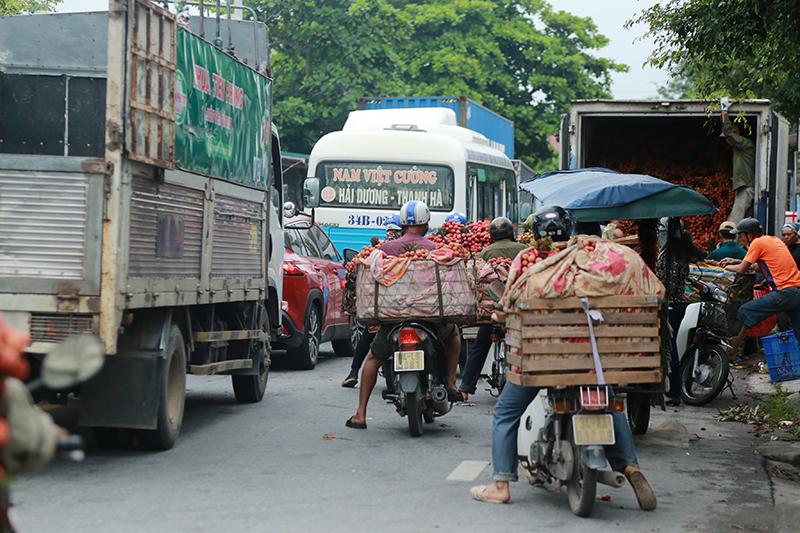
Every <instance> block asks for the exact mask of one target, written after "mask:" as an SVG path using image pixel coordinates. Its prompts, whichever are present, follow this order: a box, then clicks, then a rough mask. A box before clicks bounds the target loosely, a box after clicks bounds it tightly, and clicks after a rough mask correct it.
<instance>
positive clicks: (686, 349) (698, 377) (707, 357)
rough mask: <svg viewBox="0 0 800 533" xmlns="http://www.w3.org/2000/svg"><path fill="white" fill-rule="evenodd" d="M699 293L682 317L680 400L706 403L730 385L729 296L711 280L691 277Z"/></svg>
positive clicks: (679, 350) (677, 342) (680, 333)
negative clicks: (727, 309) (698, 296)
mask: <svg viewBox="0 0 800 533" xmlns="http://www.w3.org/2000/svg"><path fill="white" fill-rule="evenodd" d="M689 283H691V284H692V285H694V287H695V288H696V289H697V290H698V293H699V295H700V301H699V302H695V303H691V304H689V305H688V306H687V308H686V314H685V315H684V316H683V319H682V320H681V324H680V327H679V328H678V334H677V337H676V341H675V342H676V345H677V348H678V354H679V356H680V376H681V400H683V401H684V402H685V403H687V404H689V405H705V404H707V403H708V402H710V401H712V400H713V399H714V398H716V397H717V396H718V395H719V394H720V392H722V390H723V389H724V388H725V386H726V385H727V384H729V381H728V380H729V371H730V368H729V366H730V363H729V362H728V357H727V355H726V351H727V349H728V348H730V337H729V336H728V330H729V326H728V318H727V314H726V312H725V304H726V303H727V301H728V295H727V294H726V293H725V291H723V290H722V289H720V288H719V287H717V286H716V285H714V284H712V283H707V282H703V281H700V280H699V279H690V280H689Z"/></svg>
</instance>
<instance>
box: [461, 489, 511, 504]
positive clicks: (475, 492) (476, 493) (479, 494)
mask: <svg viewBox="0 0 800 533" xmlns="http://www.w3.org/2000/svg"><path fill="white" fill-rule="evenodd" d="M487 488H489V487H487V486H486V485H478V486H477V487H472V488H471V489H469V494H470V496H472V499H473V500H477V501H479V502H484V503H497V504H503V503H508V502H504V501H502V500H490V499H489V498H487V497H486V489H487Z"/></svg>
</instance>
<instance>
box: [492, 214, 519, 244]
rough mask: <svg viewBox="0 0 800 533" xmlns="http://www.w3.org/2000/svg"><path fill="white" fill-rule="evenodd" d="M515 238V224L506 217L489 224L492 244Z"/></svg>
mask: <svg viewBox="0 0 800 533" xmlns="http://www.w3.org/2000/svg"><path fill="white" fill-rule="evenodd" d="M513 236H514V224H512V223H511V221H510V220H508V219H507V218H506V217H497V218H496V219H494V220H492V223H491V224H489V237H491V238H492V242H494V241H500V240H503V239H510V238H511V237H513Z"/></svg>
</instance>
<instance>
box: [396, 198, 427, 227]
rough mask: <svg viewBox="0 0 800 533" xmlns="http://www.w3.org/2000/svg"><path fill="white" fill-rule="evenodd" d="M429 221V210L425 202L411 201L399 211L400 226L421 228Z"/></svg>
mask: <svg viewBox="0 0 800 533" xmlns="http://www.w3.org/2000/svg"><path fill="white" fill-rule="evenodd" d="M430 221H431V210H430V209H428V206H427V205H425V202H420V201H417V200H411V201H410V202H406V203H405V205H403V207H402V208H401V209H400V225H401V226H423V225H425V224H427V223H428V222H430Z"/></svg>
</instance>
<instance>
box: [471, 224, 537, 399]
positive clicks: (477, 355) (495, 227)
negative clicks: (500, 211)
mask: <svg viewBox="0 0 800 533" xmlns="http://www.w3.org/2000/svg"><path fill="white" fill-rule="evenodd" d="M489 238H491V240H492V244H490V245H489V246H487V247H486V248H484V249H483V250H481V251H480V252H479V253H478V254H477V256H476V257H478V258H479V259H483V260H484V261H488V260H489V259H494V258H497V257H504V258H508V259H514V258H515V257H517V254H519V253H520V252H521V251H522V250H526V249H527V248H528V247H527V246H526V245H524V244H522V243H519V242H517V241H516V240H514V224H512V223H511V221H510V220H509V219H507V218H506V217H497V218H495V219H494V220H492V223H491V224H489ZM491 347H492V326H490V325H487V324H484V325H482V326H480V327H479V328H478V333H477V335H476V337H475V342H473V343H472V346H471V347H470V349H469V353H468V354H467V362H466V363H465V364H464V368H463V371H462V372H461V385H460V386H459V390H460V391H461V397H462V399H463V400H464V401H466V400H468V399H469V395H470V394H475V389H476V387H477V385H478V379H479V378H480V375H481V369H482V368H483V365H484V363H485V362H486V356H488V355H489V349H490V348H491Z"/></svg>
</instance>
